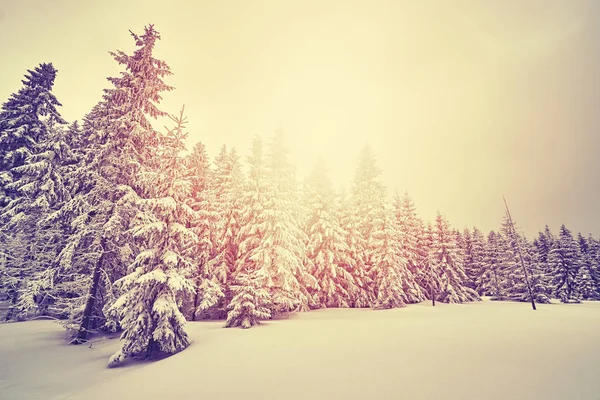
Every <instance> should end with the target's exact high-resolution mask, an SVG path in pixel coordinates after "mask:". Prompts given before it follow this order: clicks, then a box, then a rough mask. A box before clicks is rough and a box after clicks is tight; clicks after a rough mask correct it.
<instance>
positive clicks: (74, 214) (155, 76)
mask: <svg viewBox="0 0 600 400" xmlns="http://www.w3.org/2000/svg"><path fill="white" fill-rule="evenodd" d="M131 34H132V37H133V39H134V41H135V44H136V46H137V49H136V50H135V51H134V53H133V55H128V54H126V53H124V52H122V51H116V52H111V55H112V56H113V58H114V59H115V60H116V61H117V63H118V64H120V65H123V66H124V71H123V72H121V75H120V76H119V77H114V78H108V80H109V82H111V83H112V85H113V87H112V88H109V89H105V90H104V95H103V99H102V101H101V102H100V103H98V104H97V105H96V106H95V107H94V108H93V109H92V111H91V112H90V113H89V114H88V115H87V116H86V118H85V119H84V136H85V137H86V141H87V143H88V146H87V148H86V151H85V157H84V160H85V162H83V163H82V164H81V166H80V168H79V169H78V170H77V171H75V172H74V175H76V176H77V181H78V183H77V185H78V186H79V188H78V193H77V194H76V195H75V196H74V197H73V199H72V201H70V202H67V203H66V204H65V206H64V207H63V208H62V209H61V210H59V212H57V213H55V215H54V217H53V219H54V220H56V219H60V218H68V219H70V221H71V231H72V232H71V234H70V235H69V238H68V243H67V245H66V246H65V248H64V249H63V251H62V252H61V254H60V255H59V257H58V259H57V265H59V268H58V269H59V272H58V273H59V274H60V275H62V276H63V277H64V279H63V280H62V282H60V283H61V284H63V286H67V287H68V290H69V291H71V292H72V293H71V294H70V295H69V296H68V297H67V299H66V301H64V303H65V305H64V306H65V308H67V309H68V310H69V314H70V317H69V319H68V320H67V321H66V322H65V325H66V326H67V327H68V328H70V329H73V330H74V331H75V333H76V339H75V340H74V341H73V342H74V343H81V342H84V341H86V339H87V336H88V332H89V331H90V330H91V329H93V328H98V327H101V326H102V325H103V324H104V322H105V313H104V311H103V309H104V308H105V306H110V303H111V302H112V301H114V298H115V296H116V295H117V294H115V293H114V292H113V289H112V282H114V281H115V280H117V279H119V278H121V277H123V276H124V275H126V274H127V273H129V272H131V271H128V270H127V267H128V266H129V265H131V264H132V261H133V257H134V256H135V254H137V253H138V252H139V249H137V248H136V244H135V242H134V241H132V240H130V237H129V233H128V229H129V226H130V222H131V221H132V219H133V218H134V217H135V216H136V215H138V214H139V209H138V206H137V205H138V200H139V198H140V196H142V197H143V196H146V195H148V194H149V193H150V192H151V191H152V187H149V186H148V185H146V184H145V182H143V181H139V180H138V179H137V178H138V174H139V173H140V172H142V171H143V168H144V166H149V165H151V164H152V163H155V164H156V163H157V161H156V160H157V158H156V154H155V151H156V149H157V148H159V146H158V144H159V136H158V135H157V133H156V131H155V130H154V129H153V127H152V125H151V123H150V120H149V118H159V117H164V116H165V115H166V114H165V113H164V112H163V111H161V110H159V109H158V108H157V106H156V103H159V102H160V100H161V93H162V92H164V91H169V90H172V89H173V88H172V87H171V86H168V85H167V84H166V83H165V82H164V81H163V78H164V77H166V76H168V75H170V74H171V71H170V69H169V66H168V65H167V64H166V63H165V62H164V61H162V60H158V59H156V58H154V57H153V50H154V46H155V44H156V41H157V40H159V39H160V34H159V33H158V32H157V31H156V30H155V29H154V27H153V26H152V25H150V26H147V27H145V28H144V33H143V34H142V35H137V34H135V33H133V32H132V33H131Z"/></svg>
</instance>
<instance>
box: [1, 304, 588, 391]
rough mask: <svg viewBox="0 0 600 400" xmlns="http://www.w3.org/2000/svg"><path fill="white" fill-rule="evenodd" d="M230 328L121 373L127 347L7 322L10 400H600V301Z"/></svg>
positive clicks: (320, 315)
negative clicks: (117, 360) (78, 341)
mask: <svg viewBox="0 0 600 400" xmlns="http://www.w3.org/2000/svg"><path fill="white" fill-rule="evenodd" d="M223 324H224V323H223V321H218V322H190V323H188V325H187V326H188V332H189V333H190V335H191V337H192V339H193V343H192V345H191V346H190V347H189V348H188V349H186V350H184V351H183V352H181V353H179V354H176V355H174V356H171V357H169V358H166V359H163V360H160V361H154V362H135V361H134V362H129V363H126V364H125V365H124V366H122V367H119V368H114V369H108V368H106V363H107V361H108V358H109V356H110V355H111V354H112V353H113V352H115V351H116V350H117V349H118V339H104V340H102V341H99V342H97V343H95V344H94V345H93V346H92V347H91V348H89V346H71V345H67V344H66V340H65V333H64V331H63V330H62V328H61V327H60V326H59V325H57V324H56V323H54V322H52V321H31V322H24V323H13V324H3V325H0V398H1V399H3V400H11V399H82V400H84V399H85V400H87V399H89V400H93V399H106V398H114V399H208V400H212V399H225V400H227V399H261V400H265V399H286V400H287V399H289V400H293V399H303V400H304V399H309V400H317V399H411V400H412V399H449V400H452V399H461V400H464V399H488V400H491V399H527V400H535V399H544V400H548V399H569V400H571V399H577V400H581V399H590V400H591V399H595V400H597V399H599V398H600V340H598V338H599V337H600V336H599V332H600V303H599V302H585V303H583V304H570V305H563V304H548V305H540V306H539V309H538V310H537V311H532V310H531V307H530V305H529V304H526V303H508V302H506V303H504V302H503V303H497V302H491V301H487V300H486V301H483V302H477V303H469V304H453V305H446V304H438V305H436V307H435V308H434V307H432V306H431V305H430V304H429V303H422V304H418V305H412V306H408V307H406V308H403V309H392V310H382V311H374V310H369V309H327V310H318V311H311V312H307V313H299V314H296V315H293V316H292V317H291V318H289V319H287V320H277V321H268V322H264V323H263V324H261V325H259V326H257V327H253V328H251V329H248V330H242V329H224V328H222V327H223ZM115 336H116V335H115Z"/></svg>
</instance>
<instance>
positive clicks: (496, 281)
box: [476, 231, 501, 297]
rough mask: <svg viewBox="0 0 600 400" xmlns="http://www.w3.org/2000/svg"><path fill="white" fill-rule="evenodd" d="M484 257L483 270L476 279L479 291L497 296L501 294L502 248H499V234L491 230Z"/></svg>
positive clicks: (481, 293) (486, 294) (483, 294)
mask: <svg viewBox="0 0 600 400" xmlns="http://www.w3.org/2000/svg"><path fill="white" fill-rule="evenodd" d="M484 252H485V254H484V257H483V264H482V272H481V274H480V275H479V278H478V279H477V281H476V284H477V293H479V294H480V295H481V296H491V297H495V296H498V295H499V294H500V284H501V281H500V279H501V277H500V275H499V270H500V257H499V253H500V250H499V248H498V234H497V233H496V232H494V231H491V232H490V233H489V234H488V237H487V241H486V243H485V247H484Z"/></svg>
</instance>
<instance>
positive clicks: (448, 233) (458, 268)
mask: <svg viewBox="0 0 600 400" xmlns="http://www.w3.org/2000/svg"><path fill="white" fill-rule="evenodd" d="M430 258H431V262H432V263H433V264H434V266H435V270H436V273H435V274H434V279H437V282H436V284H435V286H437V287H438V288H440V291H439V294H438V296H437V298H438V300H439V301H441V302H444V303H462V302H465V301H475V300H479V296H478V295H477V293H476V292H475V291H474V290H472V289H470V288H469V287H467V286H465V283H466V282H467V276H466V275H465V272H464V267H463V261H462V260H461V258H460V255H459V253H458V251H457V245H456V236H455V235H454V234H453V232H452V230H451V229H450V226H449V224H448V222H447V221H446V219H445V218H444V217H443V216H442V215H441V214H440V213H439V212H438V214H437V217H436V220H435V225H434V228H433V243H432V246H431V249H430Z"/></svg>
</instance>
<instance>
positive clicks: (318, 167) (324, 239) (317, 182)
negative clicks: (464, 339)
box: [304, 158, 358, 308]
mask: <svg viewBox="0 0 600 400" xmlns="http://www.w3.org/2000/svg"><path fill="white" fill-rule="evenodd" d="M304 204H306V205H307V206H308V208H309V210H310V217H309V218H308V220H307V222H306V227H305V231H306V235H307V236H308V245H307V255H308V258H309V259H310V261H311V264H312V266H313V270H312V271H311V275H312V276H314V277H315V279H316V280H317V281H318V282H319V286H320V288H319V289H318V290H315V289H312V290H311V292H312V294H313V298H314V300H315V303H316V304H317V305H318V306H320V307H330V308H342V307H343V308H345V307H350V306H351V305H352V300H353V299H354V297H355V296H356V294H357V292H358V287H357V286H356V283H355V282H354V278H353V277H352V274H351V269H350V268H351V266H352V260H351V259H350V257H349V248H348V244H347V243H346V232H345V231H344V230H343V229H342V227H341V226H340V221H339V220H338V219H337V215H336V209H335V199H334V196H333V190H332V186H331V181H330V180H329V178H328V176H327V171H326V167H325V163H324V161H323V160H322V159H320V158H319V159H318V161H317V163H316V164H315V166H314V168H313V170H312V172H311V173H310V175H309V176H308V178H307V179H306V181H305V182H304Z"/></svg>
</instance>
